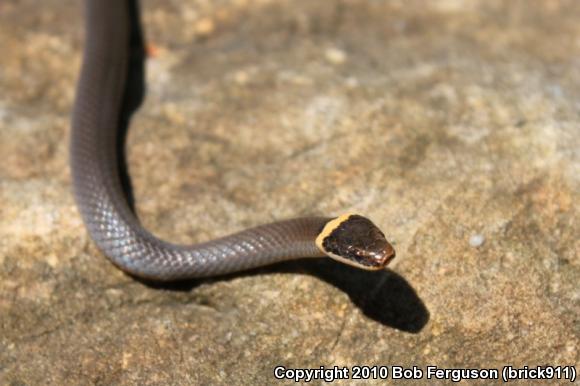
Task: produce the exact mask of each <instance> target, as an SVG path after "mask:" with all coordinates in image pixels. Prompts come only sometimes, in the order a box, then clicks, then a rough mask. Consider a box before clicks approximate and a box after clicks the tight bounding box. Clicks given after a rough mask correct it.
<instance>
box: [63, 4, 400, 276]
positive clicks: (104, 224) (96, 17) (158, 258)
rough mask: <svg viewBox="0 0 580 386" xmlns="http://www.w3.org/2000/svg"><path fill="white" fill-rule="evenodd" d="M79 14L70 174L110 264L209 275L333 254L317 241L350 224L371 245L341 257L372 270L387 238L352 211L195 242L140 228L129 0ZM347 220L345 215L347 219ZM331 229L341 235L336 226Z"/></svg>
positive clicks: (138, 46) (135, 69) (133, 26)
mask: <svg viewBox="0 0 580 386" xmlns="http://www.w3.org/2000/svg"><path fill="white" fill-rule="evenodd" d="M85 16H86V17H85V19H86V37H85V47H84V54H83V65H82V69H81V74H80V77H79V81H78V85H77V93H76V99H75V105H74V110H73V119H72V134H71V147H70V160H71V171H72V181H73V187H74V194H75V199H76V202H77V205H78V208H79V210H80V213H81V216H82V218H83V221H84V223H85V225H86V227H87V229H88V232H89V234H90V236H91V238H92V239H93V240H94V242H95V243H96V245H97V246H98V247H99V249H100V250H101V251H102V252H103V253H104V254H105V255H106V256H107V257H108V258H109V259H110V260H111V261H112V262H113V263H114V264H115V265H116V266H118V267H119V268H121V269H122V270H124V271H126V272H128V273H130V274H132V275H135V276H138V277H142V278H147V279H153V280H159V281H169V280H179V279H186V278H198V277H208V276H214V275H220V274H226V273H230V272H236V271H241V270H246V269H250V268H254V267H259V266H263V265H267V264H272V263H275V262H279V261H282V260H288V259H295V258H301V257H321V256H325V255H329V256H331V257H337V254H339V252H337V251H338V250H339V248H338V247H336V245H335V244H336V243H335V244H333V245H334V248H335V249H334V252H336V253H327V251H326V250H325V249H324V248H325V246H324V245H326V244H328V243H329V242H328V240H325V238H327V237H328V236H329V235H330V234H331V233H332V234H333V237H334V239H333V240H334V241H336V240H338V242H339V243H340V240H342V239H343V238H345V237H346V239H352V235H353V232H354V234H357V233H359V234H361V237H360V238H359V241H360V243H359V244H361V245H363V244H364V245H363V246H364V247H368V246H369V245H371V244H373V245H374V246H372V248H374V249H373V250H371V251H370V252H369V251H366V252H364V251H362V250H361V251H362V252H361V251H359V250H358V249H357V248H355V247H356V246H355V247H351V246H346V247H345V248H346V249H345V248H343V250H348V251H347V252H346V253H347V257H346V258H345V259H347V260H351V263H352V261H354V263H353V265H356V264H358V263H357V260H360V261H362V262H363V263H364V264H363V268H367V269H378V268H382V267H383V266H384V265H386V264H387V263H388V261H389V260H390V259H391V258H392V257H394V251H393V250H392V247H391V246H390V245H389V244H388V242H386V240H384V243H383V242H382V241H381V240H380V239H381V237H380V235H382V233H381V232H380V231H378V230H376V228H374V225H372V223H370V221H368V220H366V219H364V220H361V219H362V217H360V216H356V215H355V216H346V217H344V218H343V219H342V220H341V221H337V220H336V218H334V219H333V218H332V217H306V218H296V219H292V220H286V221H280V222H275V223H271V224H267V225H261V226H258V227H255V228H251V229H247V230H243V231H241V232H238V233H235V234H232V235H229V236H226V237H222V238H218V239H215V240H211V241H208V242H204V243H199V244H195V245H176V244H172V243H168V242H166V241H163V240H161V239H159V238H157V237H156V236H154V235H153V234H151V233H150V232H149V231H147V230H146V229H144V228H143V226H142V225H141V224H140V222H139V220H138V218H137V217H136V215H135V213H134V211H133V209H132V205H131V202H130V200H129V197H128V192H127V190H128V189H127V184H126V183H125V180H124V177H125V176H124V174H123V170H124V169H123V167H122V166H123V165H124V162H125V161H124V158H123V152H122V147H123V145H124V144H123V142H122V141H121V140H120V139H119V138H120V135H119V134H120V131H122V130H123V127H124V126H126V125H128V117H129V116H130V114H131V113H132V111H133V110H134V109H136V108H137V107H138V105H139V104H140V99H141V98H140V96H139V95H137V96H136V95H135V93H134V91H132V90H133V89H134V88H135V87H134V86H135V82H136V81H137V83H138V82H139V80H140V79H138V78H139V76H142V71H140V67H139V58H140V56H142V55H143V42H142V39H141V33H140V28H141V27H140V24H139V17H138V7H137V3H136V0H86V2H85ZM132 93H133V95H132ZM349 218H350V219H351V221H347V220H348V219H349ZM353 219H354V220H356V221H353ZM365 220H366V222H365ZM346 222H348V224H346ZM367 222H368V223H367ZM329 224H330V225H329ZM347 225H348V226H347ZM339 228H340V232H342V233H339V234H337V233H336V232H335V231H338V230H339ZM377 231H378V233H380V235H379V234H377ZM337 235H338V236H340V235H344V237H343V236H340V237H338V236H337ZM322 236H324V237H322ZM317 238H318V243H317ZM383 239H384V235H383ZM329 240H330V239H329ZM325 242H326V244H324V243H325ZM377 243H378V244H377ZM385 243H386V244H385ZM353 248H354V249H353ZM372 248H371V249H372ZM363 252H364V253H363ZM353 253H354V255H353ZM361 253H362V254H361ZM349 254H350V255H349ZM357 254H358V255H357ZM351 255H352V256H354V260H353V259H352V256H351ZM355 255H356V256H355ZM363 255H364V256H363ZM379 255H380V256H379ZM349 256H350V257H349ZM361 256H362V257H361ZM338 257H339V259H340V258H344V256H343V257H341V256H338ZM375 260H376V261H375ZM347 262H348V261H347Z"/></svg>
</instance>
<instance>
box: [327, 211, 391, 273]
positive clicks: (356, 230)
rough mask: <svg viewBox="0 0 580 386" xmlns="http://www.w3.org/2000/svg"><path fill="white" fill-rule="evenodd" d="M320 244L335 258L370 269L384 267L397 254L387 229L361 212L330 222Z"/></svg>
mask: <svg viewBox="0 0 580 386" xmlns="http://www.w3.org/2000/svg"><path fill="white" fill-rule="evenodd" d="M316 245H317V246H318V248H319V249H320V250H321V251H322V252H324V253H325V254H326V255H328V256H330V257H332V258H333V259H335V260H338V261H340V262H342V263H346V264H350V265H353V266H355V267H357V268H362V269H366V270H378V269H383V268H385V267H386V266H387V264H389V262H390V261H391V260H393V258H394V257H395V250H394V248H393V247H392V245H391V244H389V242H388V241H387V239H386V238H385V235H384V234H383V232H381V231H380V229H379V228H377V227H376V225H375V224H373V223H372V222H371V221H370V220H369V219H367V218H366V217H363V216H360V215H357V214H346V215H343V216H340V217H337V218H335V219H334V220H331V221H329V222H328V223H327V224H326V225H325V226H324V228H323V229H322V231H321V232H320V234H319V235H318V237H317V238H316Z"/></svg>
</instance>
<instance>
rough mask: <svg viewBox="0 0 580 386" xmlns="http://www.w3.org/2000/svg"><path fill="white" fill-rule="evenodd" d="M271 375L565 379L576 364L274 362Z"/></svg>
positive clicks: (572, 376) (305, 379)
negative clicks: (330, 364) (458, 365)
mask: <svg viewBox="0 0 580 386" xmlns="http://www.w3.org/2000/svg"><path fill="white" fill-rule="evenodd" d="M274 378H276V379H278V380H286V381H294V382H302V383H304V382H306V383H307V382H312V381H320V380H323V381H325V382H333V381H336V380H341V379H350V380H371V379H394V380H397V379H406V380H408V379H415V380H420V379H423V380H436V379H438V380H439V379H443V380H450V381H452V382H460V381H463V380H476V379H489V380H499V379H501V380H502V381H504V382H510V381H520V380H529V381H543V380H556V379H557V380H568V381H570V382H575V381H576V367H575V366H574V365H568V366H522V367H516V366H511V365H506V366H504V367H502V368H442V367H437V366H426V367H425V368H421V367H418V366H412V367H403V366H348V367H347V366H333V367H325V366H320V367H318V368H297V367H296V368H290V367H285V366H276V367H275V368H274Z"/></svg>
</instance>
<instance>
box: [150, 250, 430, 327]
mask: <svg viewBox="0 0 580 386" xmlns="http://www.w3.org/2000/svg"><path fill="white" fill-rule="evenodd" d="M306 260H307V261H306ZM280 273H282V274H297V273H300V274H308V275H311V276H314V277H317V278H318V279H321V280H323V281H324V282H326V283H328V284H330V285H332V286H334V287H336V288H338V289H340V290H341V291H343V292H345V293H346V294H347V295H348V296H349V297H350V299H351V301H352V302H353V303H354V304H355V305H356V306H357V307H358V308H359V309H360V310H361V311H362V312H363V314H364V315H365V316H366V317H368V318H369V319H372V320H374V321H376V322H379V323H381V324H383V325H385V326H388V327H391V328H395V329H397V330H401V331H405V332H410V333H418V332H420V331H421V330H422V329H423V327H424V326H425V325H426V324H427V322H428V321H429V311H428V309H427V307H426V306H425V304H424V303H423V301H422V300H421V299H420V298H419V296H418V295H417V292H416V291H415V290H414V289H413V287H411V285H410V284H409V283H408V282H407V281H406V280H405V279H404V278H403V277H402V276H400V275H399V274H397V273H395V272H393V271H390V270H383V271H377V272H369V271H363V270H360V269H356V268H352V267H349V266H346V265H344V264H340V263H337V262H335V261H333V260H330V259H326V258H322V259H301V260H294V261H288V262H282V263H278V264H275V265H272V266H269V267H264V268H257V269H253V270H250V271H246V272H241V273H235V274H229V275H224V276H220V277H217V278H210V279H198V280H185V281H179V282H174V283H157V282H149V281H144V280H140V281H141V282H142V283H144V284H145V285H147V286H149V287H152V288H157V289H166V290H174V291H191V290H192V289H194V288H195V287H197V286H199V285H201V284H203V283H213V282H218V281H223V280H231V279H233V278H239V277H247V276H255V275H267V274H280Z"/></svg>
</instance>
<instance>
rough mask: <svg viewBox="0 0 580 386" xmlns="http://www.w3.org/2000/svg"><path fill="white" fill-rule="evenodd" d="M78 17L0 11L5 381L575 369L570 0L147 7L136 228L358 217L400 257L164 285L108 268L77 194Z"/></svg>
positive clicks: (71, 4)
mask: <svg viewBox="0 0 580 386" xmlns="http://www.w3.org/2000/svg"><path fill="white" fill-rule="evenodd" d="M78 3H79V2H77V1H70V0H66V1H62V0H61V1H56V0H49V1H42V2H37V1H31V0H25V1H18V2H16V1H4V2H2V3H1V4H0V52H1V53H2V55H1V56H0V89H1V90H2V94H1V95H0V154H1V155H2V162H0V384H14V385H18V384H89V383H94V384H139V385H143V384H220V383H221V384H273V383H274V382H275V379H274V378H273V376H274V373H273V371H274V368H275V367H276V366H277V365H284V366H286V367H288V368H292V367H309V368H319V366H334V365H336V366H353V365H388V366H391V365H403V366H413V365H415V366H418V367H419V368H420V369H423V370H424V369H425V368H426V366H427V365H437V366H439V367H442V368H454V367H474V368H498V369H500V370H501V368H502V366H504V365H507V364H512V365H517V366H523V365H528V366H536V365H544V364H550V365H570V364H574V363H578V359H579V356H580V354H579V350H580V347H579V341H580V338H579V336H580V322H579V317H578V315H579V314H580V286H579V284H578V283H579V282H580V260H579V259H580V257H579V256H580V254H579V250H580V244H579V241H578V240H580V238H579V237H578V235H579V231H580V227H579V218H580V217H579V213H578V205H577V203H578V202H580V179H579V178H578V176H580V172H579V171H580V162H579V153H578V149H579V148H580V135H579V132H580V124H579V117H580V103H579V102H578V101H580V91H579V90H580V72H579V71H578V68H579V66H580V40H579V39H578V36H580V24H579V23H578V20H579V18H580V3H578V2H575V1H568V2H566V1H562V2H525V3H524V2H511V1H510V2H508V1H488V0H480V1H470V2H461V1H439V2H423V1H417V0H413V1H405V2H399V1H393V2H380V1H371V0H352V1H338V0H337V1H332V0H325V1H307V0H298V1H295V0H294V1H290V0H275V1H265V0H245V1H242V0H225V1H220V2H206V1H201V0H196V1H193V0H192V1H188V2H164V1H159V0H156V1H153V0H150V1H145V2H144V4H143V9H144V14H145V22H146V26H147V36H148V39H149V44H150V52H151V55H152V57H151V59H150V60H149V63H148V82H149V84H148V96H147V101H146V103H145V104H144V106H143V107H142V109H141V110H140V112H139V113H138V115H137V116H136V117H135V119H134V120H133V122H132V130H131V132H130V136H129V161H130V168H131V174H132V176H133V181H134V184H135V192H136V198H137V206H138V211H139V214H140V216H141V218H142V220H143V222H144V224H145V225H146V226H147V227H148V228H149V229H151V230H152V231H153V232H155V233H156V234H158V235H160V236H162V237H164V238H166V239H168V240H171V241H175V242H183V243H191V242H196V241H202V240H207V239H209V238H212V237H216V236H219V235H223V234H226V233H229V232H232V231H236V230H239V229H242V228H244V227H247V226H249V225H257V224H261V223H264V222H268V221H272V220H277V219H284V218H289V217H294V216H300V215H307V214H340V213H342V212H345V211H351V210H352V211H358V212H362V213H364V214H367V215H369V216H370V217H371V218H372V219H373V220H374V222H376V223H377V224H380V225H381V226H382V228H383V229H384V230H385V232H386V234H387V236H388V237H389V239H390V240H394V241H395V242H396V245H395V247H396V249H397V256H398V257H397V259H396V264H394V266H393V267H392V270H391V271H387V272H380V273H374V274H372V273H365V272H361V271H356V270H354V269H351V268H349V267H343V266H339V265H337V264H335V263H333V262H331V261H324V260H321V261H299V262H292V263H288V264H283V265H281V266H276V267H273V268H266V269H262V270H258V271H255V272H251V273H249V274H242V275H232V276H229V277H226V278H220V279H215V280H208V281H203V282H192V283H183V284H179V285H174V286H168V287H167V286H166V287H158V286H151V285H146V284H144V283H141V282H139V281H136V280H134V279H132V278H130V277H128V276H126V275H124V274H123V273H122V272H120V271H119V270H117V269H116V268H115V267H114V266H112V265H111V264H110V263H109V262H108V261H107V260H106V258H105V257H104V256H102V255H101V254H100V253H99V251H98V250H97V249H96V248H95V246H94V244H93V243H92V242H91V241H90V239H89V238H88V236H87V233H86V232H85V229H84V228H83V226H82V222H81V219H80V217H79V214H78V213H77V211H76V208H75V205H74V201H73V197H72V195H71V183H70V176H69V170H68V164H67V162H68V160H67V151H68V150H67V138H68V132H69V115H70V109H71V105H72V99H73V93H74V86H75V81H76V77H77V74H78V69H79V65H80V54H81V49H82V44H83V41H82V36H83V34H82V29H83V25H82V20H81V18H80V16H81V9H80V8H81V7H80V5H79V4H78ZM575 203H576V204H575ZM476 233H477V234H482V235H485V237H486V242H485V243H484V244H482V245H480V246H479V247H478V248H473V247H471V246H470V242H469V239H470V236H471V235H474V234H476ZM318 382H319V383H320V381H318ZM406 382H407V383H408V384H413V385H415V384H418V383H417V382H413V381H410V380H409V381H406ZM437 382H439V383H440V384H442V383H444V381H442V380H441V381H433V380H431V381H428V380H427V379H423V381H422V383H429V384H438V383H437ZM420 383H421V382H420ZM550 383H551V384H553V383H554V382H550ZM400 384H405V381H403V382H400Z"/></svg>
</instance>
